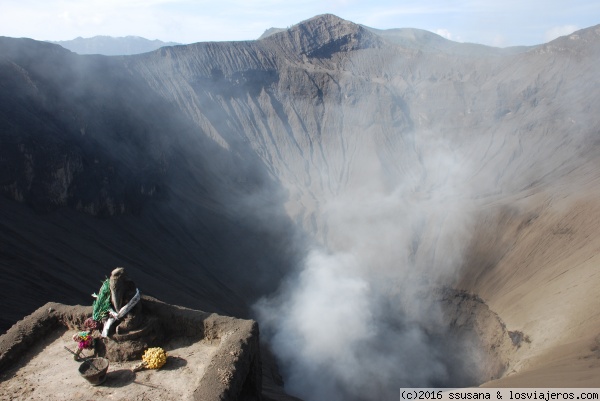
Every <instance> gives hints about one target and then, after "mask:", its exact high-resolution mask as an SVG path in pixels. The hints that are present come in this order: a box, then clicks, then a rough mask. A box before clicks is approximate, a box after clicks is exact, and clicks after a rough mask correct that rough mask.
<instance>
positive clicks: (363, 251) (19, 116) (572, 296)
mask: <svg viewBox="0 0 600 401" xmlns="http://www.w3.org/2000/svg"><path fill="white" fill-rule="evenodd" d="M598 61H600V28H599V27H598V26H596V27H591V28H587V29H584V30H581V31H578V32H575V33H573V34H572V35H569V36H566V37H561V38H559V39H556V40H554V41H552V42H549V43H547V44H542V45H539V46H534V47H519V48H508V49H497V48H491V47H485V46H481V45H474V44H460V43H455V42H450V41H447V40H445V39H443V38H441V37H439V36H437V35H434V34H431V33H428V32H424V31H418V30H412V29H398V30H389V31H378V30H373V29H369V28H367V27H363V26H360V25H357V24H354V23H352V22H349V21H344V20H341V19H339V18H337V17H335V16H333V15H322V16H318V17H315V18H313V19H310V20H307V21H304V22H301V23H299V24H298V25H295V26H293V27H291V28H289V29H286V30H277V29H275V30H272V31H271V32H270V34H268V35H263V37H262V38H261V39H259V40H256V41H247V42H223V43H197V44H192V45H187V46H176V47H164V48H161V49H159V50H156V51H154V52H151V53H146V54H141V55H135V56H121V57H105V56H80V55H76V54H73V53H71V52H69V51H67V50H65V49H63V48H61V47H59V46H57V45H52V44H47V43H42V42H35V41H32V40H27V39H11V38H2V39H0V192H1V193H2V195H3V197H2V199H1V201H0V202H1V204H2V206H1V208H0V213H1V216H2V217H1V218H0V236H1V240H0V273H1V274H2V276H1V277H2V284H3V291H2V293H1V295H0V302H1V304H2V305H3V314H2V321H1V323H2V328H3V329H5V330H6V329H7V328H8V327H10V325H11V324H12V323H14V322H15V321H16V320H18V319H19V318H20V317H22V316H23V315H25V314H27V313H30V312H31V311H33V310H34V309H35V308H37V307H39V306H40V305H42V304H44V303H45V302H47V301H57V302H65V303H82V304H88V303H91V298H90V297H89V293H90V292H91V291H95V290H96V288H97V287H98V286H99V284H100V282H101V280H102V279H103V278H104V277H105V275H107V274H108V272H109V271H110V270H111V269H112V268H113V267H115V266H125V267H126V268H127V269H128V271H130V274H131V275H132V276H134V277H135V278H136V282H137V283H139V286H140V289H141V290H142V291H143V292H145V293H147V294H149V295H152V296H155V297H158V298H160V299H161V300H163V301H166V302H171V303H175V304H179V305H185V306H189V307H193V308H197V309H202V310H206V311H215V312H219V313H225V314H231V315H234V316H245V317H247V316H252V317H254V318H256V319H257V320H258V322H259V324H260V328H261V337H262V339H263V341H265V344H268V348H269V349H270V350H271V351H272V352H273V355H274V360H276V361H277V362H278V364H279V373H278V372H276V369H275V367H274V364H272V363H271V362H268V363H265V366H264V367H263V371H264V375H265V376H266V377H269V378H270V380H271V382H272V383H273V386H274V387H275V386H276V385H277V384H281V380H280V378H279V374H281V376H282V378H283V381H285V389H286V391H288V392H289V393H290V394H293V395H295V396H298V397H301V398H302V399H306V400H323V399H328V400H337V399H340V400H341V399H344V400H346V399H356V400H375V399H377V400H379V399H395V397H397V394H398V388H399V387H411V386H412V387H417V386H419V387H426V386H443V387H455V386H471V385H479V384H482V383H487V385H491V386H500V385H507V386H517V385H525V386H530V387H545V386H550V387H557V386H567V387H577V386H587V387H592V386H593V385H599V384H600V383H599V382H598V380H599V379H598V378H599V377H600V354H598V340H597V338H599V337H598V336H599V335H600V315H598V313H597V306H598V303H599V301H600V298H599V295H598V291H597V289H598V286H599V285H600V275H599V274H597V271H598V269H597V265H598V263H599V262H600V260H598V256H597V251H598V250H599V249H600V241H599V240H598V239H597V237H598V235H597V232H598V229H597V227H598V222H599V221H600V204H599V203H598V201H597V199H598V190H599V189H600V187H599V183H600V181H599V179H600V174H599V173H598V172H599V171H600V170H599V168H598V167H599V166H598V164H599V162H600V148H599V146H598V145H599V143H600V142H599V141H598V138H599V135H600V114H598V113H597V110H598V109H599V107H600V77H599V75H598V72H597V64H598ZM265 348H267V347H266V346H265ZM265 360H268V359H265ZM493 380H499V381H493ZM265 383H267V386H271V384H269V383H270V382H269V381H268V380H267V381H265ZM274 387H273V388H274ZM273 388H270V387H267V389H266V391H265V396H266V397H267V398H268V397H272V398H276V397H284V395H282V394H281V393H280V392H279V393H278V391H276V390H274V389H273ZM276 393H277V394H276Z"/></svg>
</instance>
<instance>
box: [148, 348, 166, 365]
mask: <svg viewBox="0 0 600 401" xmlns="http://www.w3.org/2000/svg"><path fill="white" fill-rule="evenodd" d="M142 361H144V363H145V365H146V367H147V368H149V369H159V368H161V367H162V366H163V365H164V364H165V363H166V362H167V353H166V352H165V350H164V349H162V348H160V347H154V348H148V349H147V350H146V351H145V352H144V355H143V356H142Z"/></svg>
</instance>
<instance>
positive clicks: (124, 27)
mask: <svg viewBox="0 0 600 401" xmlns="http://www.w3.org/2000/svg"><path fill="white" fill-rule="evenodd" d="M324 13H332V14H335V15H338V16H339V17H342V18H344V19H347V20H350V21H353V22H356V23H360V24H364V25H367V26H370V27H373V28H380V29H387V28H421V29H426V30H428V31H432V32H436V33H438V34H440V35H442V36H444V37H446V38H448V39H452V40H455V41H459V42H475V43H483V44H487V45H494V46H512V45H533V44H539V43H544V42H547V41H549V40H551V39H554V38H556V37H558V36H561V35H565V34H569V33H571V32H573V31H575V30H577V29H581V28H587V27H589V26H592V25H596V24H598V23H600V1H598V0H569V1H567V0H561V1H558V0H455V1H453V0H418V1H417V0H414V1H413V0H404V1H402V0H396V1H391V0H295V1H294V0H292V1H290V0H211V1H205V0H0V36H12V37H30V38H34V39H38V40H67V39H74V38H75V37H78V36H82V37H91V36H95V35H110V36H127V35H134V36H143V37H145V38H148V39H160V40H163V41H175V42H181V43H192V42H204V41H222V40H251V39H256V38H258V37H259V36H260V35H261V34H262V33H263V32H264V31H265V30H266V29H268V28H270V27H278V28H285V27H288V26H291V25H294V24H296V23H298V22H300V21H303V20H305V19H308V18H311V17H313V16H315V15H318V14H324Z"/></svg>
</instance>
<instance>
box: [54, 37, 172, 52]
mask: <svg viewBox="0 0 600 401" xmlns="http://www.w3.org/2000/svg"><path fill="white" fill-rule="evenodd" d="M50 43H54V44H57V45H60V46H62V47H64V48H65V49H68V50H71V51H72V52H75V53H78V54H103V55H105V56H123V55H131V54H140V53H147V52H151V51H154V50H156V49H159V48H161V47H164V46H176V45H178V44H180V43H175V42H163V41H160V40H149V39H146V38H142V37H140V36H123V37H113V36H102V35H98V36H94V37H91V38H83V37H81V36H79V37H77V38H75V39H73V40H62V41H51V42H50Z"/></svg>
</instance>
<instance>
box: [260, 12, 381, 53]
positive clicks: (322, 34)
mask: <svg viewBox="0 0 600 401" xmlns="http://www.w3.org/2000/svg"><path fill="white" fill-rule="evenodd" d="M269 31H271V33H269ZM269 31H267V32H265V34H263V36H262V38H263V40H278V41H283V42H284V43H285V44H286V45H287V46H289V47H290V48H291V49H292V50H293V51H294V52H297V53H299V54H303V55H306V56H309V57H324V58H327V57H329V56H330V55H332V54H333V53H337V52H346V51H351V50H358V49H366V48H377V47H380V46H381V44H382V43H383V42H382V40H381V38H379V37H378V36H377V35H376V34H374V33H372V32H370V31H368V30H367V29H365V28H364V27H362V26H361V25H358V24H355V23H353V22H350V21H347V20H344V19H342V18H340V17H338V16H336V15H333V14H322V15H318V16H316V17H313V18H310V19H307V20H305V21H302V22H300V23H298V24H296V25H294V26H292V27H290V28H288V29H285V30H279V29H277V28H271V29H270V30H269Z"/></svg>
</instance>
